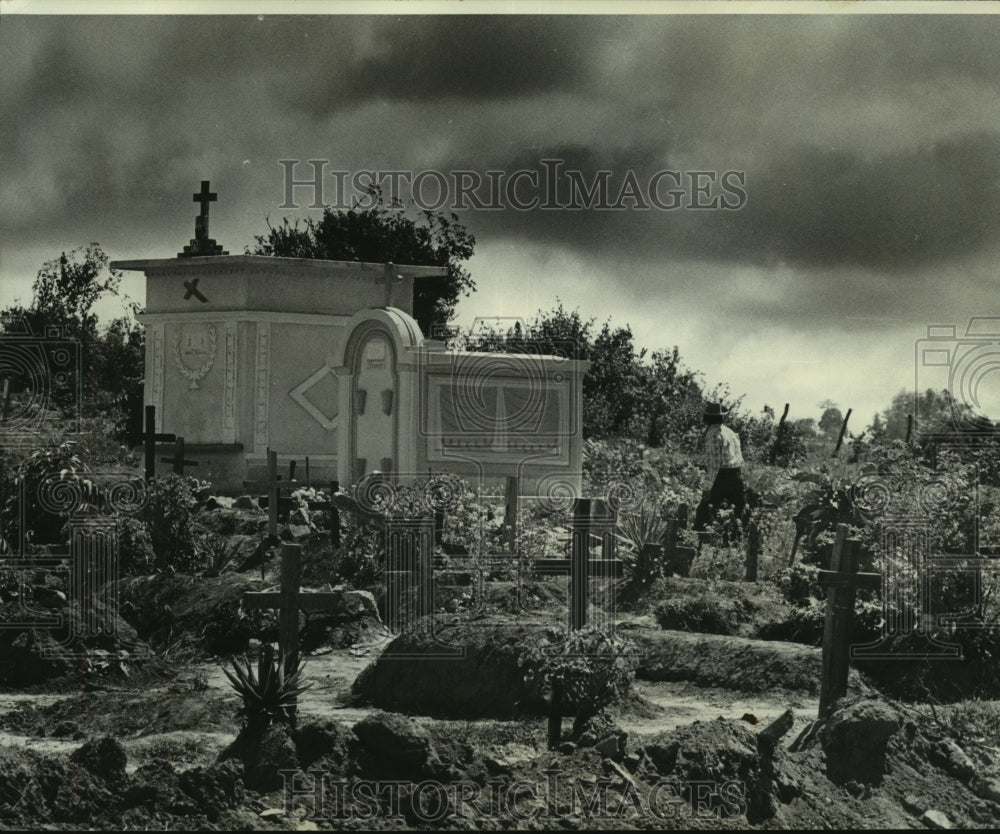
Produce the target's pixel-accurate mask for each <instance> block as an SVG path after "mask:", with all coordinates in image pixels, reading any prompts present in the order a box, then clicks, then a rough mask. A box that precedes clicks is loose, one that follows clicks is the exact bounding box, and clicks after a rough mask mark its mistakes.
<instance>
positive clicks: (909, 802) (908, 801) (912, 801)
mask: <svg viewBox="0 0 1000 834" xmlns="http://www.w3.org/2000/svg"><path fill="white" fill-rule="evenodd" d="M903 807H904V808H905V809H906V810H907V811H909V812H910V813H911V814H915V815H917V816H920V815H921V814H923V813H924V811H926V810H927V803H926V802H924V801H923V800H922V799H920V797H919V796H916V795H914V794H912V793H908V794H907V795H906V796H904V797H903Z"/></svg>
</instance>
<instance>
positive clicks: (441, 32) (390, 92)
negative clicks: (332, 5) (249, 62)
mask: <svg viewBox="0 0 1000 834" xmlns="http://www.w3.org/2000/svg"><path fill="white" fill-rule="evenodd" d="M596 34H597V26H596V25H595V24H594V22H592V21H587V20H566V19H559V18H553V17H548V18H538V17H536V18H528V17H517V16H510V17H507V16H499V17H492V16H474V17H444V18H442V17H417V18H397V19H382V20H379V21H377V22H376V23H375V24H374V25H373V26H372V31H371V33H370V44H369V45H368V46H367V47H366V50H365V52H366V54H364V55H363V56H361V57H359V58H358V59H357V60H355V61H354V62H353V63H352V62H350V61H344V60H343V56H337V55H335V54H331V55H329V56H327V59H326V60H325V61H324V64H325V66H324V67H323V69H324V70H325V71H323V72H321V73H319V74H318V77H317V78H316V82H317V83H315V84H309V85H302V86H298V85H294V84H293V85H291V87H290V90H289V97H290V100H291V101H292V102H293V103H294V104H295V105H296V106H297V107H299V108H301V109H303V110H305V111H306V112H308V113H310V114H313V115H325V114H327V113H329V112H330V110H331V109H332V108H335V107H337V106H345V105H349V104H353V103H357V102H359V101H365V100H368V99H383V100H387V101H429V100H435V99H441V98H452V97H458V98H467V99H472V100H473V101H475V100H478V99H483V98H494V99H495V98H508V97H514V96H523V95H530V94H534V93H539V92H544V91H548V90H553V89H560V88H573V87H578V86H580V85H581V84H582V83H584V82H586V81H587V77H588V74H589V69H590V63H589V62H588V51H587V43H588V40H590V39H591V38H592V37H593V36H594V35H596Z"/></svg>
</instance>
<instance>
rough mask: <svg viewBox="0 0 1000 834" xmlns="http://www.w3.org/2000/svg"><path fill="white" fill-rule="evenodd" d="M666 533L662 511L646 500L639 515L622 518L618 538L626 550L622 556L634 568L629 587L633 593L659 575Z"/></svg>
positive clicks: (626, 515)
mask: <svg viewBox="0 0 1000 834" xmlns="http://www.w3.org/2000/svg"><path fill="white" fill-rule="evenodd" d="M666 530H667V520H666V518H665V517H664V514H663V512H662V511H661V510H660V508H659V507H657V506H655V505H654V504H653V503H652V502H650V501H643V502H642V504H641V505H640V507H639V508H638V510H637V511H636V512H634V513H628V514H625V515H623V516H622V517H621V518H620V519H619V521H618V533H617V538H618V541H619V542H621V543H622V545H624V547H625V550H626V553H624V554H622V555H623V558H624V559H625V561H626V564H627V565H628V567H630V568H631V570H630V577H629V582H628V585H629V587H631V588H632V589H633V590H638V589H639V588H644V587H646V586H648V585H649V583H650V582H652V581H653V580H654V579H655V578H656V577H657V576H658V575H659V574H660V571H661V569H662V567H663V565H662V557H663V552H662V549H661V543H662V541H663V535H664V533H665V532H666Z"/></svg>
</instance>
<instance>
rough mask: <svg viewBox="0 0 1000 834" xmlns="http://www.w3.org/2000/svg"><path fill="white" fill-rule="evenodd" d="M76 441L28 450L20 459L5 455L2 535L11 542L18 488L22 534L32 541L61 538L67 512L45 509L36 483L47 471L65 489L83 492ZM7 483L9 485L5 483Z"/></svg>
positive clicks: (15, 525) (15, 529) (14, 533)
mask: <svg viewBox="0 0 1000 834" xmlns="http://www.w3.org/2000/svg"><path fill="white" fill-rule="evenodd" d="M83 470H84V465H83V461H82V460H81V459H80V447H79V444H77V443H75V442H73V441H69V440H68V441H63V442H62V443H59V444H58V445H54V446H49V447H45V448H42V449H38V450H37V451H35V452H32V453H31V454H30V455H28V456H27V457H26V458H24V459H23V460H21V461H18V462H15V461H14V460H12V459H9V458H8V459H6V461H5V466H4V480H5V482H6V483H5V484H4V486H5V487H7V488H8V489H9V492H8V491H7V490H6V489H5V493H6V497H5V500H4V502H3V507H2V519H3V538H4V540H5V541H7V542H9V543H10V545H11V546H13V544H14V541H15V540H16V538H17V534H18V527H19V523H20V522H19V519H18V515H19V513H18V502H19V500H20V499H19V492H20V491H21V488H22V487H23V491H24V516H23V518H24V525H25V528H26V529H25V531H24V532H25V538H26V539H27V540H28V541H29V542H31V543H33V544H55V543H60V542H62V541H64V539H65V536H64V535H63V532H62V530H63V527H64V526H65V524H66V520H67V518H68V517H69V513H68V512H66V513H62V514H61V515H60V514H56V513H54V512H52V511H51V510H50V509H47V508H46V507H45V506H44V504H43V502H42V500H41V499H40V497H39V495H38V487H39V485H40V484H41V483H42V481H43V480H44V479H45V478H47V477H48V476H50V475H58V476H59V478H60V480H62V481H65V482H66V486H67V491H68V492H69V491H72V492H78V493H79V494H80V495H84V494H85V493H86V492H87V488H86V486H85V484H84V477H83ZM8 484H9V487H8Z"/></svg>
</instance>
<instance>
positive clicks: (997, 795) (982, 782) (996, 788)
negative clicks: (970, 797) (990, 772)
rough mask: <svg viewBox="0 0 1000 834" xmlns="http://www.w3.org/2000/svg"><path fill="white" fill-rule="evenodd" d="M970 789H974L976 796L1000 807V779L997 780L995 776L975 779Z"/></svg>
mask: <svg viewBox="0 0 1000 834" xmlns="http://www.w3.org/2000/svg"><path fill="white" fill-rule="evenodd" d="M969 787H970V788H972V792H973V793H974V794H975V795H976V796H978V797H981V798H982V799H988V800H990V802H996V803H997V804H998V805H1000V779H997V778H996V777H995V776H987V777H982V778H979V779H975V780H973V782H972V784H971V785H969Z"/></svg>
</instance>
